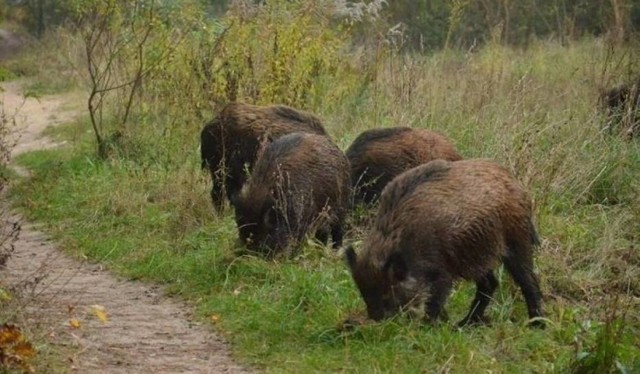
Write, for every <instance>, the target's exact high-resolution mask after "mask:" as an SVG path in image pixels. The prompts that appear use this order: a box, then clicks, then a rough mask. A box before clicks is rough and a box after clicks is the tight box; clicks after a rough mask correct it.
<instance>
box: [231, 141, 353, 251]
mask: <svg viewBox="0 0 640 374" xmlns="http://www.w3.org/2000/svg"><path fill="white" fill-rule="evenodd" d="M350 201H351V180H350V175H349V161H348V160H347V158H346V157H345V155H344V153H343V152H342V151H341V150H340V149H339V148H338V147H337V146H336V145H335V144H334V143H333V142H332V141H331V139H329V138H328V137H326V136H322V135H316V134H308V133H294V134H289V135H285V136H282V137H280V138H278V139H277V140H275V141H273V142H272V143H270V144H268V145H267V146H266V148H265V149H264V151H263V152H262V153H261V154H260V156H259V158H258V160H257V161H256V164H255V167H254V169H253V172H252V174H251V176H250V178H249V180H248V181H247V183H246V184H245V186H244V187H243V188H242V191H241V192H240V194H239V195H238V196H237V197H236V198H234V201H233V204H232V205H233V206H234V207H235V213H236V223H237V225H238V231H239V234H240V240H241V241H242V242H243V243H245V244H246V245H247V247H249V248H250V249H253V250H258V251H262V252H267V253H269V254H270V253H277V252H282V251H283V250H286V249H294V248H295V246H296V245H297V244H298V243H299V242H300V241H301V240H302V239H303V238H304V236H305V234H306V233H307V232H309V231H313V230H314V229H317V231H316V237H317V238H318V239H319V240H321V241H323V242H325V243H326V242H327V240H328V236H329V232H330V233H331V236H332V238H333V242H334V247H337V246H340V245H341V244H342V236H343V231H342V230H343V229H342V225H343V223H344V219H345V216H346V214H347V213H348V211H349V204H350Z"/></svg>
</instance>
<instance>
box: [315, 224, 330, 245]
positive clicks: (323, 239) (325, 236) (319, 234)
mask: <svg viewBox="0 0 640 374" xmlns="http://www.w3.org/2000/svg"><path fill="white" fill-rule="evenodd" d="M316 240H317V241H319V242H320V243H322V244H324V245H327V244H328V243H329V232H328V230H327V229H326V228H321V229H318V230H316Z"/></svg>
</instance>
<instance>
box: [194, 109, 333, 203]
mask: <svg viewBox="0 0 640 374" xmlns="http://www.w3.org/2000/svg"><path fill="white" fill-rule="evenodd" d="M292 132H308V133H314V134H321V135H326V131H325V130H324V127H323V126H322V123H321V121H320V119H318V118H317V117H316V116H314V115H313V114H310V113H306V112H303V111H299V110H296V109H293V108H290V107H288V106H284V105H272V106H257V105H250V104H242V103H231V104H228V105H227V106H225V107H224V108H223V109H222V111H220V113H219V114H218V116H217V117H216V118H215V119H214V120H213V121H211V122H209V123H208V124H206V125H205V126H204V128H203V129H202V132H201V133H200V155H201V159H202V168H203V169H204V168H208V169H209V171H210V172H211V179H212V182H213V187H212V189H211V200H212V202H213V205H214V207H215V208H216V209H217V210H220V209H221V208H222V206H223V205H224V195H225V193H226V196H227V198H228V199H230V200H231V197H232V196H234V195H235V194H237V193H238V192H240V189H241V188H242V185H243V184H244V182H245V179H246V176H245V173H246V171H245V168H247V169H248V170H249V171H250V170H251V169H252V167H253V163H254V162H255V160H256V156H257V153H258V148H259V147H260V144H261V142H262V141H263V140H267V141H272V140H274V139H277V138H279V137H280V136H282V135H285V134H289V133H292Z"/></svg>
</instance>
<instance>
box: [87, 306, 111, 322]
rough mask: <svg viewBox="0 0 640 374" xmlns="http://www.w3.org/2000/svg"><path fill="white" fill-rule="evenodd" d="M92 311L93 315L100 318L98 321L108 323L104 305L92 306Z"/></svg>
mask: <svg viewBox="0 0 640 374" xmlns="http://www.w3.org/2000/svg"><path fill="white" fill-rule="evenodd" d="M91 310H92V311H93V314H95V315H96V317H98V319H99V320H100V321H102V323H105V322H107V319H108V318H107V312H106V311H105V309H104V307H103V306H102V305H97V304H96V305H92V306H91Z"/></svg>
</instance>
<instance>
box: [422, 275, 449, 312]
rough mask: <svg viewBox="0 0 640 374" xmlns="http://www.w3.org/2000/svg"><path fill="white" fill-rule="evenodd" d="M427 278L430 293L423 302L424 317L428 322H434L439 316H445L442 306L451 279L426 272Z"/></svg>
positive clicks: (445, 299) (447, 295) (447, 294)
mask: <svg viewBox="0 0 640 374" xmlns="http://www.w3.org/2000/svg"><path fill="white" fill-rule="evenodd" d="M427 280H428V282H429V284H430V285H431V294H430V296H429V299H427V303H426V304H425V312H426V318H427V320H428V321H429V322H431V323H436V322H437V321H438V319H439V318H440V317H443V316H446V313H443V311H444V308H443V307H444V303H445V302H446V301H447V297H449V293H450V292H451V288H452V287H453V281H452V280H451V277H449V276H447V275H445V274H440V273H432V274H428V275H427Z"/></svg>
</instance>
